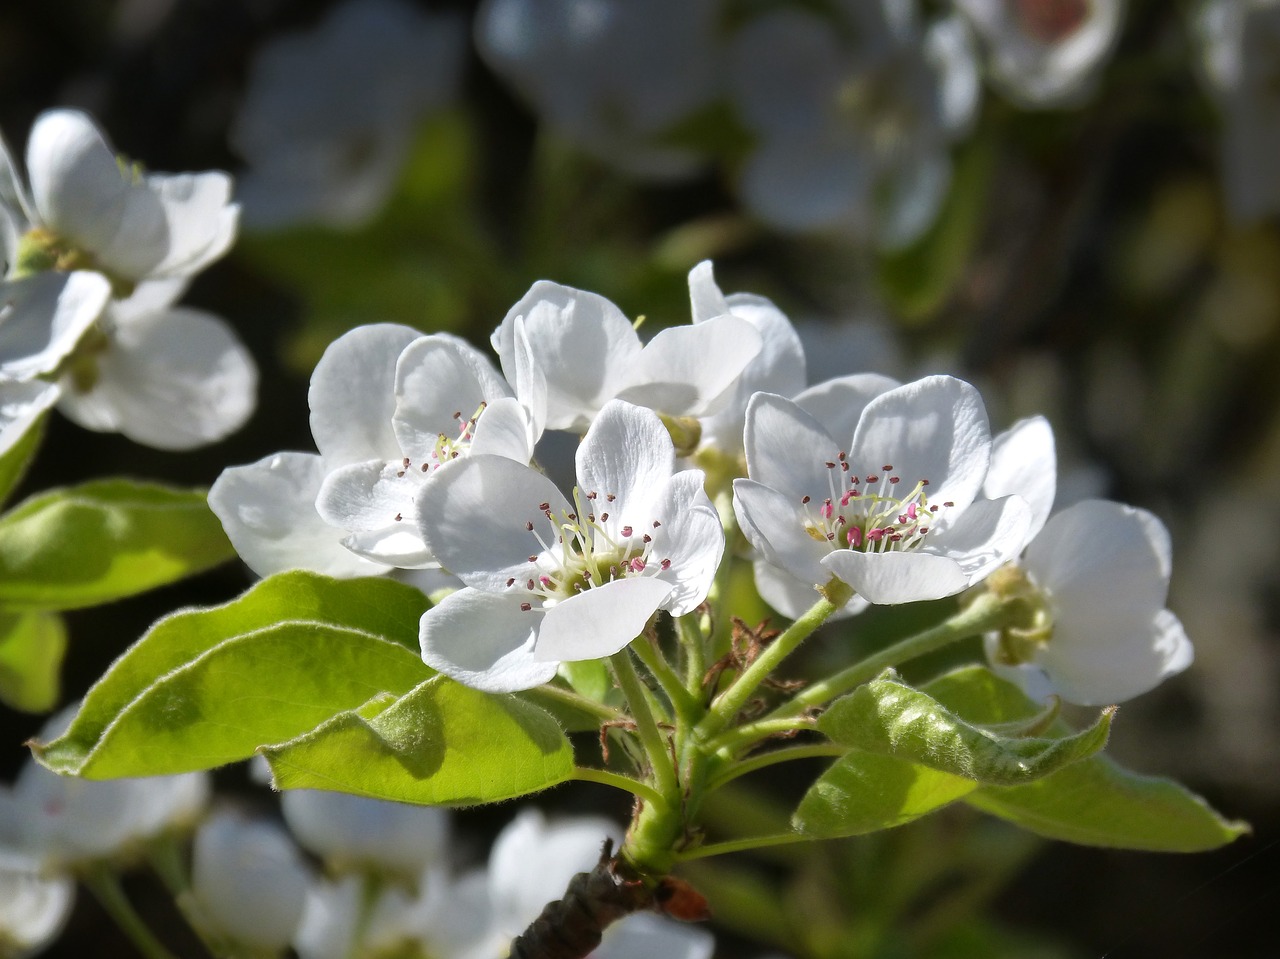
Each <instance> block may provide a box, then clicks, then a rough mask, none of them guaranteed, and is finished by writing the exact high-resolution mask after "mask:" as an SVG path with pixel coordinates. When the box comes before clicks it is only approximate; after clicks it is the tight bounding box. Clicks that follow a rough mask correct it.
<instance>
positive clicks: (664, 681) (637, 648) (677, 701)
mask: <svg viewBox="0 0 1280 959" xmlns="http://www.w3.org/2000/svg"><path fill="white" fill-rule="evenodd" d="M631 650H632V651H633V652H634V653H635V654H636V658H637V659H639V660H640V662H642V663H644V667H645V669H647V670H649V673H650V674H651V675H652V676H653V678H654V679H656V680H657V681H658V685H659V686H661V687H662V691H663V692H664V693H666V695H667V699H669V700H670V701H671V706H672V708H673V709H674V710H675V714H676V718H677V720H678V721H679V722H680V723H681V724H688V725H690V726H691V725H693V724H694V723H696V722H697V721H698V719H699V717H700V716H701V715H702V708H701V706H699V705H698V701H697V700H695V699H694V698H693V696H692V695H691V694H690V693H689V691H688V690H687V689H685V688H684V683H682V682H681V681H680V677H679V676H677V675H676V671H675V670H674V669H672V668H671V664H670V663H668V662H667V658H666V657H665V656H663V655H662V651H661V650H659V649H658V647H657V646H655V645H654V644H653V643H652V642H650V641H649V639H648V638H647V637H645V636H641V637H640V638H639V639H637V640H636V641H635V642H634V643H632V644H631Z"/></svg>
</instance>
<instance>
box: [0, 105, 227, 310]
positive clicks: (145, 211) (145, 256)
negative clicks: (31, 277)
mask: <svg viewBox="0 0 1280 959" xmlns="http://www.w3.org/2000/svg"><path fill="white" fill-rule="evenodd" d="M27 177H28V180H29V182H30V192H28V191H27V188H26V186H25V185H24V184H23V183H22V181H21V179H20V178H19V177H18V174H17V168H16V166H15V164H14V162H13V160H12V158H11V156H10V155H9V152H8V149H7V147H5V145H4V143H3V141H0V181H2V182H0V205H3V206H4V208H5V213H6V215H7V217H8V218H9V220H10V221H11V228H10V230H9V231H8V234H9V237H10V238H12V237H13V236H14V235H15V234H16V235H18V239H17V243H18V246H19V248H20V249H19V250H16V251H14V250H10V251H8V252H10V257H9V259H10V264H9V269H10V270H11V271H12V270H13V269H14V268H15V267H22V266H23V264H20V263H15V262H14V261H15V260H16V259H21V257H22V250H21V247H24V246H30V247H31V248H32V252H33V253H35V252H38V253H40V254H41V258H42V260H43V261H44V262H42V263H40V264H39V267H40V268H45V269H49V268H53V269H93V270H99V271H101V272H102V273H105V274H106V275H107V276H108V277H110V278H111V280H112V282H113V285H116V286H117V287H118V288H122V291H123V292H125V293H127V292H129V291H130V287H132V285H133V284H136V283H139V282H141V281H143V280H153V279H165V278H175V277H190V276H192V275H194V274H195V273H197V272H198V271H200V270H202V269H203V268H204V267H206V266H208V265H209V264H210V263H212V262H213V261H214V260H216V259H218V258H219V257H220V256H222V255H223V254H224V253H226V251H227V249H228V248H229V247H230V246H231V243H232V241H233V240H234V239H235V235H236V223H237V220H238V217H239V208H238V207H237V206H236V205H235V204H234V203H232V202H231V177H229V176H228V175H227V174H225V173H222V172H219V171H208V172H205V173H179V174H169V173H144V172H142V171H141V170H139V169H138V168H137V167H135V166H131V165H125V164H123V163H122V162H121V161H120V160H119V159H118V158H117V156H116V154H115V152H114V151H113V150H112V149H111V147H110V146H109V145H108V144H107V141H106V140H105V139H104V137H103V135H102V133H101V132H100V131H99V130H98V128H97V127H96V126H95V125H94V123H93V121H92V120H91V119H89V117H88V116H86V115H85V114H84V113H81V112H79V111H78V110H49V111H47V112H45V113H42V114H41V115H40V116H39V117H38V118H37V119H36V122H35V125H34V126H33V127H32V128H31V137H30V139H29V140H28V142H27ZM7 242H12V239H9V240H7ZM28 268H30V267H28Z"/></svg>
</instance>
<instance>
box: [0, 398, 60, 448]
mask: <svg viewBox="0 0 1280 959" xmlns="http://www.w3.org/2000/svg"><path fill="white" fill-rule="evenodd" d="M61 395H62V391H61V390H60V389H58V386H57V384H56V383H44V382H41V381H34V382H31V383H12V382H5V381H3V380H0V456H3V455H4V454H5V453H7V452H8V451H9V450H10V449H11V448H12V447H13V445H14V444H15V443H17V442H18V440H20V439H22V437H23V436H25V435H26V433H27V430H29V429H31V427H33V426H35V424H36V422H37V421H38V420H39V419H40V417H41V416H42V415H43V414H44V412H45V410H47V409H49V407H51V406H53V404H54V403H56V402H58V397H59V396H61Z"/></svg>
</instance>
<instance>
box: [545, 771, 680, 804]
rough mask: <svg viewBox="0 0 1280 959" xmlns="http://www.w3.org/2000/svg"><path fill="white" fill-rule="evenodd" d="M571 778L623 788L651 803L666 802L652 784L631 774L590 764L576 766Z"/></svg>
mask: <svg viewBox="0 0 1280 959" xmlns="http://www.w3.org/2000/svg"><path fill="white" fill-rule="evenodd" d="M569 778H570V779H576V780H578V781H580V782H587V783H600V784H601V785H604V786H612V787H613V788H615V789H622V790H625V791H626V792H629V793H631V794H632V795H633V796H639V797H640V798H641V799H643V800H645V801H646V802H650V803H659V804H661V803H665V802H666V799H665V798H664V797H663V795H662V794H661V793H660V792H658V791H657V790H656V789H654V788H653V787H652V786H650V785H649V784H648V783H643V782H641V781H640V780H638V779H632V778H631V777H630V776H624V775H622V774H621V773H614V772H609V770H607V769H594V768H592V767H590V766H575V767H574V770H573V775H572V776H570V777H569Z"/></svg>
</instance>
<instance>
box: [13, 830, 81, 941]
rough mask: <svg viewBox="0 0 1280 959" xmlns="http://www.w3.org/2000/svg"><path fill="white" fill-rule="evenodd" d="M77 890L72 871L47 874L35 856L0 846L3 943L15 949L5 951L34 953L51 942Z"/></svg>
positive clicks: (64, 919) (61, 925)
mask: <svg viewBox="0 0 1280 959" xmlns="http://www.w3.org/2000/svg"><path fill="white" fill-rule="evenodd" d="M75 894H76V884H75V880H74V879H73V878H72V877H71V876H70V875H69V874H64V875H56V876H47V875H45V874H44V870H43V869H41V866H40V863H39V861H37V860H36V859H33V858H32V857H30V856H27V855H23V854H21V853H18V852H14V851H10V850H7V849H0V943H4V944H5V946H6V948H7V949H12V950H14V951H13V952H6V955H13V956H26V955H34V954H35V953H37V952H40V951H41V950H42V949H43V948H44V947H45V945H47V944H48V943H50V942H52V941H53V940H54V939H55V938H56V937H57V936H58V933H60V932H61V931H62V927H63V926H64V925H66V921H67V919H68V918H69V917H70V915H71V906H72V903H73V902H74V901H75Z"/></svg>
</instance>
